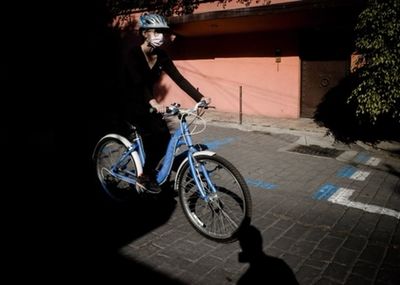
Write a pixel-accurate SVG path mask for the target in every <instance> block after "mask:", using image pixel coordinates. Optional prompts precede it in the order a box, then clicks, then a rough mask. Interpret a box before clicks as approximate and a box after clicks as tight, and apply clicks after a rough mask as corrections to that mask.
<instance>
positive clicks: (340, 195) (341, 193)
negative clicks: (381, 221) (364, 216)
mask: <svg viewBox="0 0 400 285" xmlns="http://www.w3.org/2000/svg"><path fill="white" fill-rule="evenodd" d="M353 193H354V190H352V189H347V188H339V189H338V191H336V192H335V193H333V194H332V196H331V197H329V198H328V201H330V202H332V203H335V204H339V205H343V206H347V207H351V208H356V209H360V210H363V211H366V212H368V213H376V214H382V215H388V216H392V217H395V218H396V219H400V212H397V211H394V210H392V209H388V208H384V207H380V206H375V205H370V204H365V203H361V202H354V201H350V199H349V198H350V197H351V195H352V194H353Z"/></svg>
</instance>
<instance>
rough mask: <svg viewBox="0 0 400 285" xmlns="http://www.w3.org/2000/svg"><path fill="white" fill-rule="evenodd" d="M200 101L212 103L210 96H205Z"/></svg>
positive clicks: (207, 103)
mask: <svg viewBox="0 0 400 285" xmlns="http://www.w3.org/2000/svg"><path fill="white" fill-rule="evenodd" d="M200 102H204V104H205V105H210V103H211V98H209V97H203V98H201V100H200Z"/></svg>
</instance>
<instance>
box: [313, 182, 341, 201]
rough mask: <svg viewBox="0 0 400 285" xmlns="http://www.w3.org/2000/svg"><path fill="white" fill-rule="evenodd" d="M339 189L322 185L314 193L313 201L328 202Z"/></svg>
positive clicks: (329, 185) (331, 185)
mask: <svg viewBox="0 0 400 285" xmlns="http://www.w3.org/2000/svg"><path fill="white" fill-rule="evenodd" d="M338 189H339V188H338V187H337V186H335V185H333V184H329V183H327V184H324V185H323V186H322V187H321V188H319V190H318V191H317V192H315V193H314V195H313V199H315V200H328V199H329V197H331V196H332V195H333V194H334V193H335V192H336V191H337V190H338Z"/></svg>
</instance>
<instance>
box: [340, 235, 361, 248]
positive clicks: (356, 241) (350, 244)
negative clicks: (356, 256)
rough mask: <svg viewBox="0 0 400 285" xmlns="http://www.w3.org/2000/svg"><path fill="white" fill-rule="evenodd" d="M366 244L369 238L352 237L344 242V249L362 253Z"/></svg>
mask: <svg viewBox="0 0 400 285" xmlns="http://www.w3.org/2000/svg"><path fill="white" fill-rule="evenodd" d="M366 244H367V238H365V237H358V236H352V235H350V236H348V237H347V239H346V241H345V242H344V244H343V247H344V248H347V249H350V250H353V251H361V250H362V249H363V248H364V247H365V245H366Z"/></svg>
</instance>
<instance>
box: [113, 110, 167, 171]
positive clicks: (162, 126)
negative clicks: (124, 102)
mask: <svg viewBox="0 0 400 285" xmlns="http://www.w3.org/2000/svg"><path fill="white" fill-rule="evenodd" d="M129 124H130V125H133V126H135V127H136V129H137V132H138V133H139V134H140V135H141V137H142V139H143V146H144V151H145V154H146V162H145V165H144V168H143V173H144V174H146V175H149V176H154V175H155V174H156V172H155V169H156V167H157V165H158V163H159V162H160V160H161V159H162V158H163V157H164V155H165V151H166V150H167V146H168V142H169V140H170V138H171V135H170V131H169V129H168V126H167V123H166V122H165V120H164V119H163V118H162V115H161V114H150V113H149V114H144V115H141V116H137V115H136V116H135V115H132V114H131V115H130V116H122V117H120V120H119V122H118V129H117V130H116V132H117V133H120V134H122V135H124V136H126V137H129V136H130V135H131V133H130V132H131V130H130V129H129Z"/></svg>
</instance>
